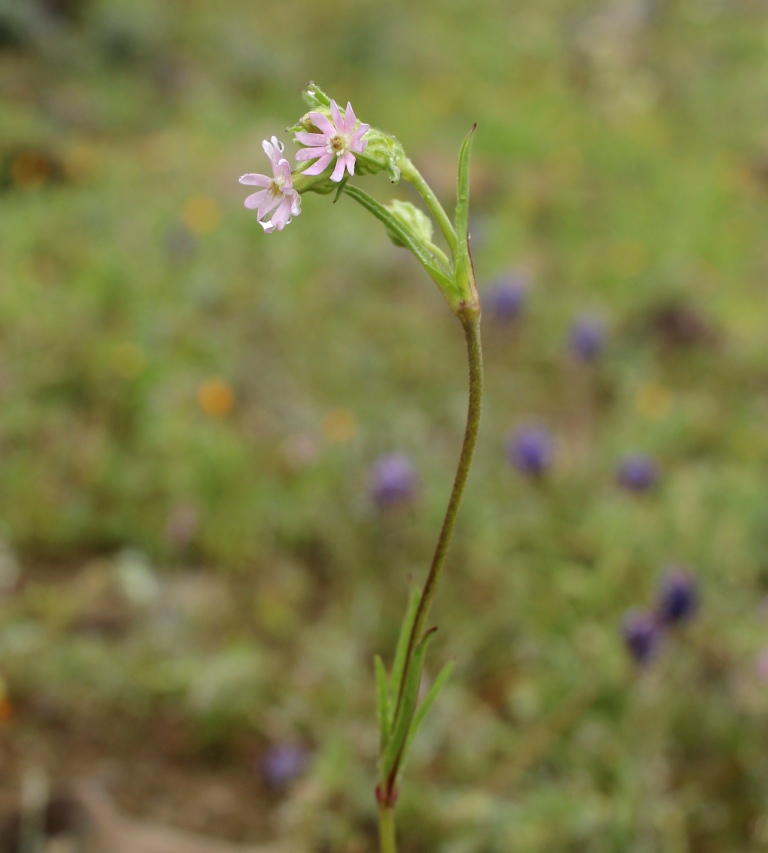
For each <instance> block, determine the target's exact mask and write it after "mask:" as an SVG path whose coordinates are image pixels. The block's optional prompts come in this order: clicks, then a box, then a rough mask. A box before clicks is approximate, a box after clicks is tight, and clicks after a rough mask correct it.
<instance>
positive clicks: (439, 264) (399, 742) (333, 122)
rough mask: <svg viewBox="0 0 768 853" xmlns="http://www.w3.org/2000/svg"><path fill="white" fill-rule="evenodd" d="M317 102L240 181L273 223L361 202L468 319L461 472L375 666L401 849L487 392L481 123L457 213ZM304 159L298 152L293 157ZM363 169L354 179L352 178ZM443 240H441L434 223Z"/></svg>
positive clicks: (377, 133)
mask: <svg viewBox="0 0 768 853" xmlns="http://www.w3.org/2000/svg"><path fill="white" fill-rule="evenodd" d="M303 96H304V100H305V102H306V103H307V104H308V106H309V111H308V112H307V113H305V114H304V115H303V116H302V117H301V118H300V119H299V121H298V122H297V123H296V125H294V126H293V127H292V128H290V131H291V132H292V133H293V134H294V142H296V143H297V144H298V145H299V146H300V147H299V149H298V151H297V152H296V153H295V155H294V157H293V158H290V157H288V156H286V152H285V149H284V146H283V145H282V144H281V143H280V142H279V141H278V140H277V138H276V137H274V136H273V137H272V139H271V140H265V142H264V144H263V147H264V151H265V153H266V155H267V157H268V158H269V160H270V166H271V170H272V177H270V176H269V175H261V174H255V173H251V174H247V175H243V177H242V178H240V182H241V183H243V184H246V185H250V186H257V187H260V190H259V191H257V192H255V193H253V194H252V195H250V196H249V197H248V198H247V199H246V201H245V206H246V207H247V208H249V209H252V210H255V211H256V218H257V220H258V222H259V223H260V224H261V226H262V227H263V228H264V231H265V232H266V233H271V232H273V231H282V229H283V228H285V226H286V225H288V224H289V222H290V221H291V219H292V217H296V216H298V215H299V213H300V211H301V196H302V195H303V194H304V193H307V192H313V193H319V194H330V193H335V198H334V200H336V199H338V198H339V197H340V196H341V195H346V196H348V197H349V198H351V199H352V200H353V201H356V202H357V203H358V204H360V205H362V207H364V208H365V209H366V210H367V211H368V212H369V213H371V214H372V215H373V216H375V217H376V218H377V219H378V220H379V221H380V222H381V223H382V224H383V225H384V227H385V229H386V232H387V234H388V236H389V237H390V239H391V240H392V241H393V242H394V243H395V244H396V245H398V246H403V247H405V248H407V249H409V250H410V252H411V253H412V254H413V255H414V256H415V258H416V259H417V260H418V262H419V263H420V264H421V265H422V267H423V268H424V269H425V270H426V272H427V273H428V274H429V276H430V277H431V278H432V280H433V281H434V282H435V283H436V284H437V286H438V287H439V288H440V290H441V292H442V294H443V296H444V297H445V300H446V302H447V303H448V305H449V307H450V308H451V310H452V311H453V313H454V314H455V315H456V317H457V318H458V319H459V321H460V323H461V325H462V328H463V331H464V337H465V341H466V345H467V356H468V361H469V403H468V410H467V423H466V428H465V432H464V440H463V443H462V448H461V453H460V456H459V461H458V465H457V469H456V476H455V479H454V483H453V488H452V490H451V494H450V498H449V500H448V505H447V508H446V512H445V517H444V519H443V523H442V526H441V529H440V533H439V535H438V539H437V544H436V546H435V551H434V554H433V557H432V561H431V564H430V568H429V571H428V573H427V577H426V580H425V582H424V586H423V587H422V589H421V590H418V589H417V588H416V587H414V588H413V589H412V591H411V594H410V597H409V601H408V606H407V609H406V613H405V616H404V619H403V622H402V625H401V628H400V635H399V639H398V642H397V647H396V651H395V655H394V659H393V662H392V665H391V667H390V669H389V670H387V668H386V666H385V664H384V662H383V660H382V658H381V657H379V656H378V655H377V656H376V658H375V674H376V685H377V697H378V703H377V704H378V717H379V734H380V748H379V766H378V784H377V786H376V801H377V803H378V812H379V838H380V844H381V851H382V853H395V851H396V833H395V806H396V802H397V797H398V791H399V787H400V781H401V776H402V772H403V767H404V765H405V760H406V757H407V754H408V749H409V747H410V745H411V743H412V741H413V738H414V735H415V734H416V731H417V729H418V728H419V726H420V724H421V723H422V721H423V720H424V717H425V715H426V713H427V711H428V710H429V708H430V706H431V705H432V704H433V702H434V701H435V699H436V697H437V695H438V693H439V692H440V690H441V689H442V687H443V686H444V685H445V683H446V681H447V680H448V677H449V675H450V672H451V668H452V664H451V663H448V664H447V665H446V666H444V667H443V668H442V670H441V671H440V672H439V674H438V675H437V676H436V677H435V679H434V681H433V682H432V685H431V687H430V689H429V690H428V691H427V693H426V695H424V697H423V698H421V701H419V700H420V692H419V688H420V685H421V679H422V669H423V666H424V659H425V656H426V652H427V647H428V646H429V642H430V639H431V638H432V636H433V634H434V632H435V630H436V629H435V628H434V627H428V618H429V613H430V609H431V606H432V603H433V601H434V598H435V594H436V591H437V586H438V583H439V580H440V577H441V574H442V569H443V565H444V562H445V557H446V554H447V551H448V546H449V543H450V540H451V536H452V533H453V528H454V525H455V522H456V517H457V515H458V510H459V505H460V503H461V497H462V494H463V492H464V487H465V485H466V481H467V477H468V475H469V469H470V466H471V463H472V456H473V454H474V449H475V444H476V441H477V433H478V427H479V424H480V407H481V399H482V385H483V367H482V354H481V345H480V300H479V298H478V292H477V287H476V284H475V277H474V270H473V267H472V259H471V256H470V252H469V231H468V224H469V159H470V151H471V147H472V138H473V134H474V130H475V128H474V127H473V128H472V130H471V131H470V132H469V134H468V135H467V137H466V138H465V139H464V141H463V143H462V145H461V148H460V151H459V162H458V178H457V196H456V209H455V215H454V218H453V219H451V217H449V215H448V214H447V212H446V211H445V209H444V207H443V206H442V204H441V203H440V201H439V200H438V198H437V196H436V195H435V193H434V192H433V190H432V188H431V187H430V186H429V185H428V184H427V182H426V181H425V180H424V178H423V177H422V175H421V173H420V172H419V171H418V170H417V169H416V167H415V165H414V164H413V163H412V161H411V160H410V159H409V158H408V157H407V155H406V153H405V150H404V149H403V146H402V145H401V144H400V142H399V141H398V140H397V138H396V137H394V136H392V135H390V134H388V133H385V132H384V131H381V130H379V129H377V128H375V127H373V126H371V125H369V124H366V123H363V122H360V121H359V120H358V118H357V116H356V115H355V112H354V110H353V109H352V105H351V104H350V103H347V106H346V109H344V110H342V109H341V108H340V107H339V106H338V104H337V103H336V101H334V100H332V99H331V98H329V97H328V96H327V95H326V94H325V92H323V91H322V90H321V89H320V88H319V87H318V86H316V85H315V84H314V83H310V84H309V85H308V86H307V88H306V89H305V91H304V93H303ZM292 160H293V161H295V162H292ZM377 174H384V175H385V176H386V177H387V178H388V179H389V181H390V182H391V183H393V184H396V183H398V182H399V181H400V180H401V179H403V180H406V181H408V182H409V183H410V184H412V185H413V187H414V188H415V189H416V191H417V192H418V193H419V195H420V196H421V199H422V201H423V202H424V205H425V207H426V211H427V212H425V211H424V210H422V209H420V208H418V207H416V206H415V205H413V204H411V203H409V202H406V201H400V200H396V201H393V202H392V203H391V204H389V205H387V206H385V205H383V204H381V203H380V202H379V201H377V200H376V199H375V198H374V197H373V196H371V195H369V194H368V193H367V192H365V191H364V190H363V189H362V188H361V187H360V186H359V185H358V179H360V178H368V177H369V176H372V175H377ZM352 178H355V182H354V183H353V182H352V181H351V180H350V179H352ZM435 225H437V227H438V229H439V231H440V234H441V236H442V242H443V246H442V247H441V246H439V245H438V244H437V243H436V242H435V240H434V231H435V228H434V226H435Z"/></svg>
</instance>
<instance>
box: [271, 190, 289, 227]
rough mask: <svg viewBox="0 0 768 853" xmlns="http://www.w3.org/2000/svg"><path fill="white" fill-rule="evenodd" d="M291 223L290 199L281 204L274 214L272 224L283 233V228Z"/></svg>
mask: <svg viewBox="0 0 768 853" xmlns="http://www.w3.org/2000/svg"><path fill="white" fill-rule="evenodd" d="M290 221H291V202H290V199H287V198H286V199H284V200H283V202H282V203H281V205H280V207H278V208H277V210H276V211H275V212H274V213H273V214H272V224H273V225H274V226H275V228H277V230H278V231H282V230H283V228H285V226H286V225H287V224H288V223H289V222H290Z"/></svg>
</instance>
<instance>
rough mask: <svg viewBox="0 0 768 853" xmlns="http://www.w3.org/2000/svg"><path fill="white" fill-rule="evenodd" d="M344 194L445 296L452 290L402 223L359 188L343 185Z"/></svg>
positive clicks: (449, 283)
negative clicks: (403, 249)
mask: <svg viewBox="0 0 768 853" xmlns="http://www.w3.org/2000/svg"><path fill="white" fill-rule="evenodd" d="M344 192H345V193H347V195H349V196H351V197H352V198H353V199H354V200H355V201H357V202H359V203H360V204H362V206H363V207H364V208H365V209H366V210H368V211H369V212H370V213H372V214H373V215H374V216H375V217H376V218H377V219H378V220H379V221H380V222H383V223H384V225H385V226H386V227H387V228H388V229H389V230H390V231H391V232H392V233H393V234H395V235H396V237H397V238H398V240H400V242H401V243H402V244H403V245H404V246H405V247H406V248H408V249H410V250H411V252H413V254H414V255H415V256H416V259H417V260H418V261H419V263H420V264H421V265H422V266H423V267H424V269H425V270H426V271H427V272H428V273H429V274H430V276H432V279H433V280H434V281H435V283H436V284H437V285H438V287H440V289H441V290H443V291H444V292H445V293H446V294H447V293H448V292H450V291H451V290H452V289H453V286H454V285H453V281H452V279H450V278H449V277H448V276H447V275H446V274H445V273H444V272H443V271H442V270H441V269H440V267H439V266H438V263H437V261H436V259H435V258H434V256H433V255H432V253H431V252H430V251H428V250H427V249H426V248H425V247H424V246H423V245H422V244H421V243H420V242H419V241H418V240H416V239H415V238H414V236H413V234H412V233H411V231H410V230H408V229H407V228H406V227H405V226H404V225H403V223H402V222H401V221H400V220H399V219H397V218H396V217H395V216H393V215H392V214H391V213H390V212H389V211H388V210H387V208H386V207H384V205H383V204H381V203H380V202H378V201H376V199H375V198H373V197H372V196H369V195H368V193H367V192H365V191H364V190H361V189H360V187H358V186H355V185H354V184H345V185H344Z"/></svg>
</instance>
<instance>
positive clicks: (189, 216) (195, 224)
mask: <svg viewBox="0 0 768 853" xmlns="http://www.w3.org/2000/svg"><path fill="white" fill-rule="evenodd" d="M181 221H182V222H183V223H184V225H185V226H186V228H187V229H188V230H189V231H191V232H192V233H193V234H196V235H197V236H198V237H204V236H205V235H206V234H212V233H213V232H214V231H215V230H216V229H217V228H218V226H219V222H221V208H220V207H219V205H218V202H217V201H216V200H215V199H213V198H211V197H210V196H208V195H196V196H192V198H190V199H187V201H186V202H185V204H184V207H183V208H182V210H181Z"/></svg>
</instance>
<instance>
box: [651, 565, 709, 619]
mask: <svg viewBox="0 0 768 853" xmlns="http://www.w3.org/2000/svg"><path fill="white" fill-rule="evenodd" d="M698 607H699V595H698V588H697V584H696V579H695V578H694V577H693V575H692V574H691V573H690V572H688V571H686V570H685V569H682V568H675V569H670V570H669V571H668V572H667V573H666V574H665V575H664V577H663V578H662V580H661V585H660V586H659V592H658V596H657V603H656V614H657V616H658V619H659V621H660V622H661V623H662V624H663V625H675V624H679V623H681V622H686V621H687V620H688V619H690V618H692V617H693V616H694V615H695V614H696V611H697V610H698Z"/></svg>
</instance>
